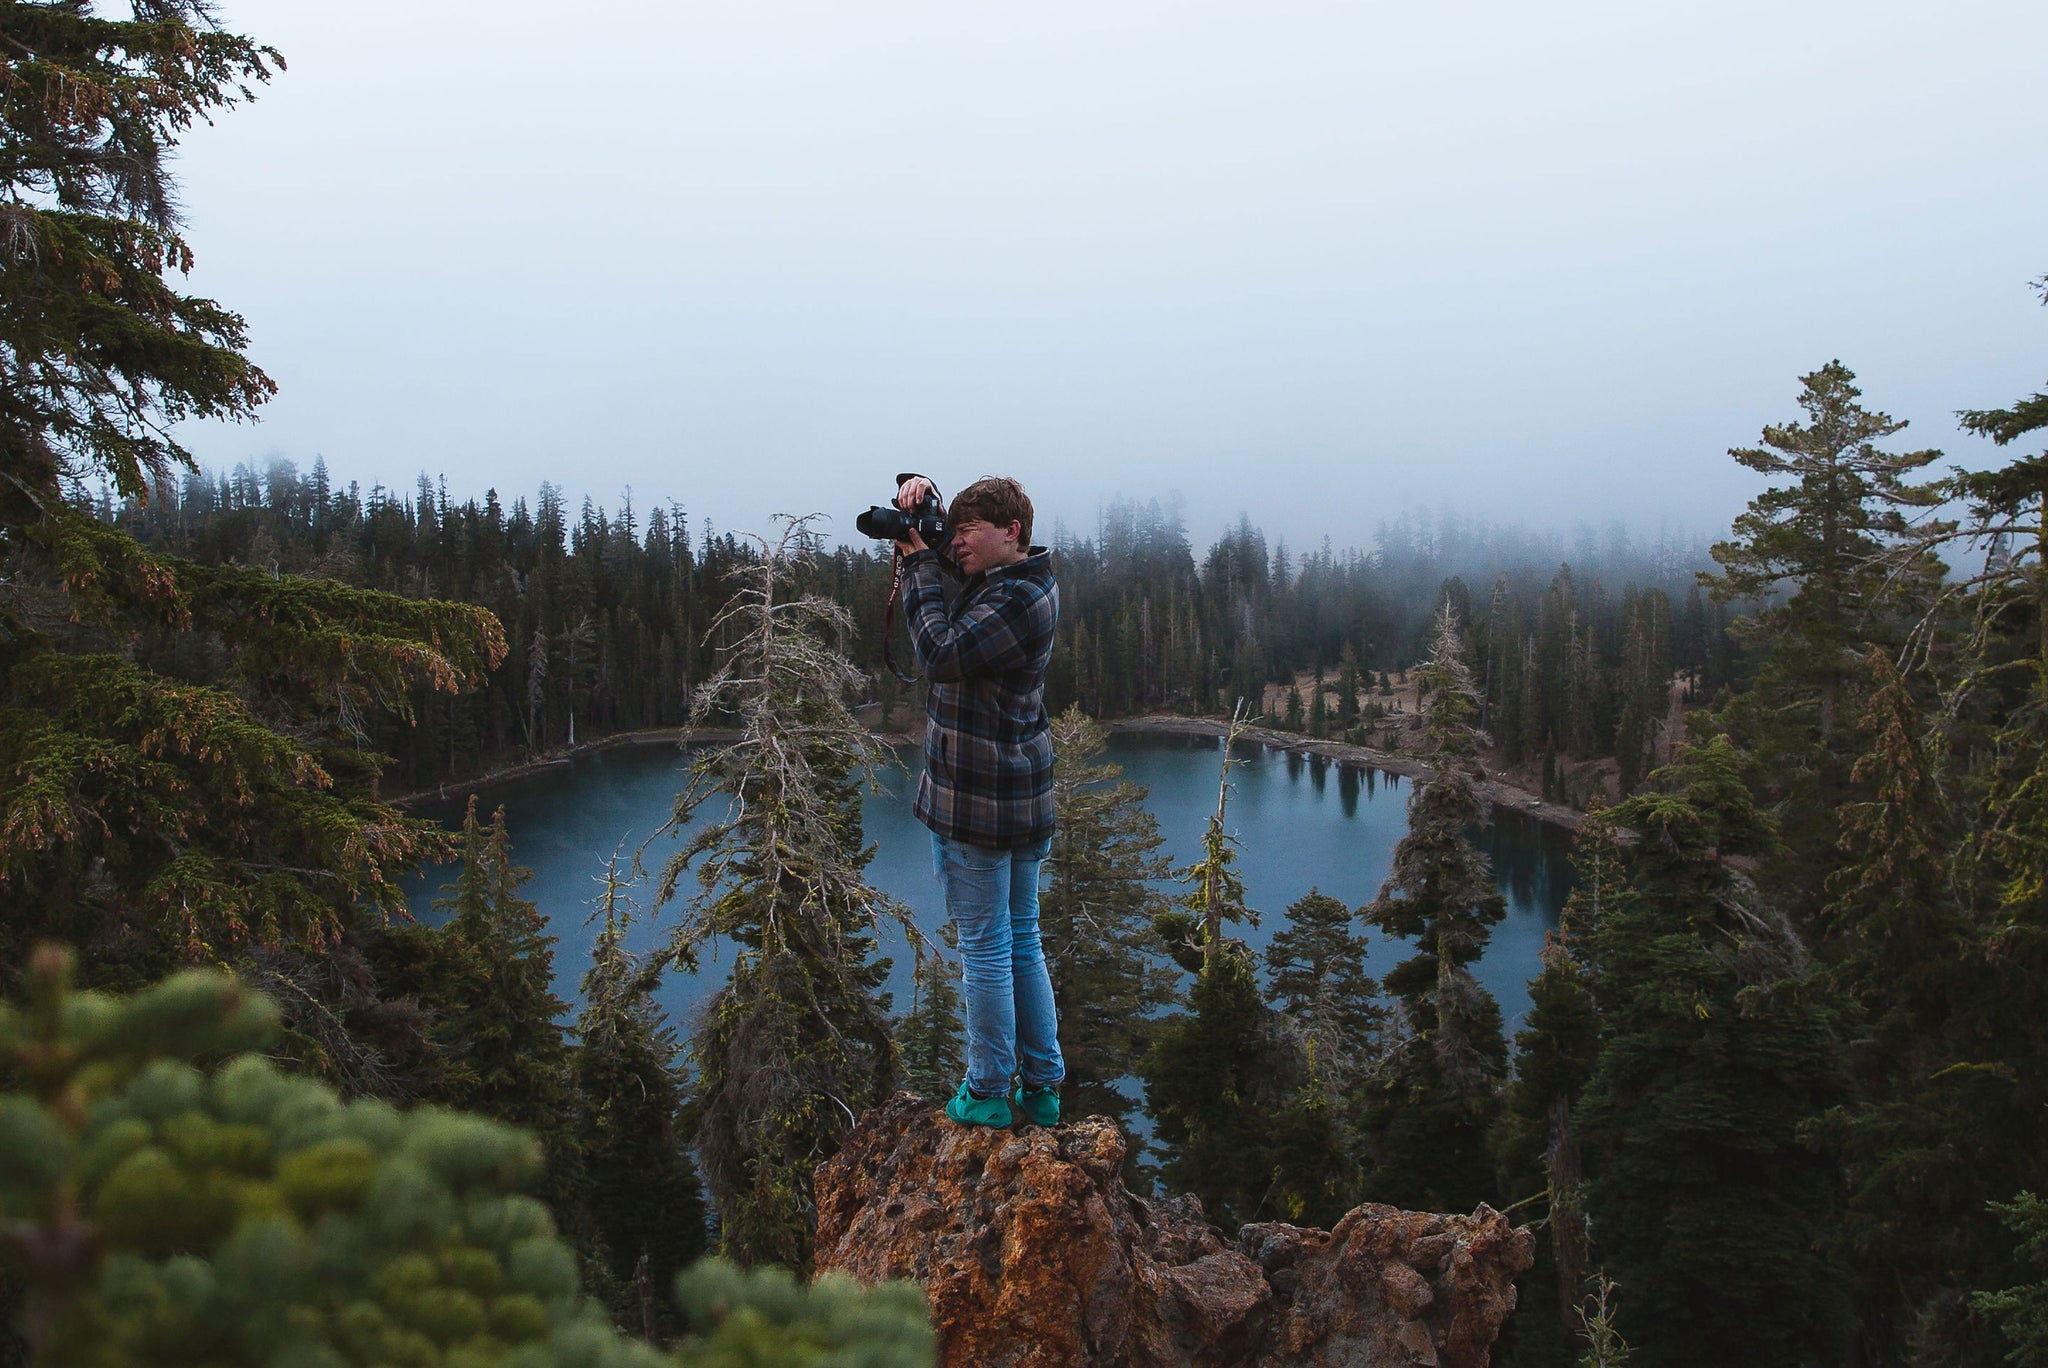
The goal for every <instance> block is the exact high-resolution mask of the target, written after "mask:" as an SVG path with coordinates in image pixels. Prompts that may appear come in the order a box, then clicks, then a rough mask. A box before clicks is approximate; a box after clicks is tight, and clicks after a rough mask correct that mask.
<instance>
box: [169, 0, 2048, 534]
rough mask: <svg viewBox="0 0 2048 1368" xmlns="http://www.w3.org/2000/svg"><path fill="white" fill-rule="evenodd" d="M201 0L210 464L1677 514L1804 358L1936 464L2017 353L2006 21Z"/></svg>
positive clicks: (2020, 87)
mask: <svg viewBox="0 0 2048 1368" xmlns="http://www.w3.org/2000/svg"><path fill="white" fill-rule="evenodd" d="M220 11H221V17H222V19H223V21H224V22H225V23H226V25H227V26H228V27H230V28H233V29H236V30H238V31H241V32H244V33H248V34H250V35H251V36H253V37H256V38H258V39H260V40H262V41H265V42H268V43H271V44H272V45H274V46H275V47H277V48H278V49H279V50H280V51H281V52H282V53H283V54H284V56H285V58H286V60H287V61H288V62H289V64H290V69H289V71H288V72H286V73H284V74H283V75H281V76H279V77H278V78H277V79H276V80H275V81H274V82H273V83H272V84H271V85H270V86H268V87H266V88H264V89H263V90H262V92H261V94H260V97H259V98H258V100H257V101H256V103H254V104H253V105H250V106H248V107H245V108H241V109H237V110H234V111H231V112H229V113H227V114H225V115H223V116H222V117H221V118H220V120H219V122H218V123H217V125H216V126H214V127H212V128H206V127H201V128H199V129H197V130H195V131H194V132H193V133H192V134H191V135H190V136H189V138H188V139H187V142H186V144H185V147H184V150H183V153H182V158H181V163H180V166H181V174H182V177H183V184H184V198H185V206H186V211H187V217H188V225H189V229H190V235H191V238H192V241H193V245H194V247H195V249H196V251H197V253H198V257H199V265H198V268H197V269H196V270H195V272H194V275H193V280H194V282H195V284H196V286H197V287H198V288H199V289H201V290H202V291H204V292H206V293H209V294H212V295H214V296H216V297H218V298H220V299H222V300H223V301H225V302H227V303H228V304H230V305H231V306H232V307H234V308H236V309H238V310H240V311H241V312H242V313H243V314H244V315H245V316H246V317H247V319H248V321H249V324H250V329H251V334H252V338H253V347H252V351H253V354H254V356H255V358H256V359H257V361H258V362H259V363H260V364H261V365H262V366H263V367H264V368H265V369H266V370H268V371H269V373H270V375H271V376H272V378H274V379H275V380H276V381H277V382H278V384H279V386H280V387H281V390H280V393H279V394H278V396H277V398H276V399H274V400H273V401H272V402H271V403H270V404H269V405H267V406H266V408H265V409H264V416H263V419H262V421H261V422H260V423H259V424H257V425H255V426H241V427H213V426H210V427H197V426H195V427H191V428H188V429H187V430H186V431H185V433H184V436H185V438H186V439H187V441H188V443H189V445H191V446H192V448H193V449H194V450H195V451H196V452H197V453H198V454H199V455H200V456H201V458H202V460H203V461H205V462H206V463H207V464H208V465H210V466H215V467H225V466H228V465H232V464H234V463H235V462H237V461H241V460H247V459H259V460H260V459H261V458H263V457H266V456H268V455H271V454H283V455H286V456H290V457H292V458H294V459H296V460H298V461H299V462H300V463H301V464H302V465H310V464H311V461H312V458H313V457H314V455H315V454H316V453H319V454H324V455H325V457H326V459H327V462H328V465H329V467H330V469H331V471H332V472H333V474H334V476H335V477H336V478H337V479H339V480H342V481H346V480H349V479H356V480H360V481H361V482H362V483H363V484H364V485H365V486H368V485H369V484H370V483H372V482H374V481H379V480H381V481H383V482H384V483H386V484H387V485H395V486H398V487H400V488H404V489H409V488H410V487H411V486H412V484H413V482H414V480H415V479H416V477H417V475H418V474H419V472H420V471H422V470H425V471H428V472H430V473H435V474H440V473H445V474H446V475H447V477H448V480H449V485H450V490H451V492H452V493H454V494H456V495H458V496H469V495H481V493H482V492H483V490H484V489H485V488H486V487H487V486H495V487H496V488H497V489H498V490H499V491H500V493H501V495H503V497H504V498H505V499H506V501H507V502H508V503H509V502H510V500H511V499H512V498H513V497H516V496H518V495H521V494H524V495H526V496H528V497H529V498H530V497H531V495H532V493H533V491H534V490H535V489H536V488H537V486H538V485H539V483H540V482H541V481H542V480H548V479H551V480H554V481H555V482H557V483H558V484H561V485H563V486H565V487H566V488H567V489H568V490H569V492H570V495H571V498H572V501H573V500H575V499H578V498H580V497H581V496H582V495H583V494H585V493H589V494H592V495H594V496H596V497H597V498H598V499H599V500H600V501H601V502H604V503H607V504H615V503H616V500H617V496H618V493H619V491H620V490H621V489H623V488H624V487H626V486H628V485H630V486H631V487H632V488H633V490H634V493H635V497H636V499H637V500H638V501H640V502H641V503H642V505H643V507H644V506H645V504H646V503H647V502H649V501H653V500H666V499H670V498H673V499H677V500H679V501H681V502H682V503H683V505H684V506H685V508H686V509H687V510H688V512H689V513H690V514H691V515H692V517H693V519H694V520H696V523H697V525H698V526H701V524H702V520H703V519H704V518H706V517H709V518H711V519H713V520H714V521H716V522H717V524H718V525H719V526H720V527H721V528H748V527H758V526H760V525H761V524H762V523H763V522H764V521H765V518H766V515H767V514H769V513H771V512H775V511H791V512H810V511H814V510H816V511H824V512H828V513H832V514H835V515H838V516H837V528H836V530H837V531H838V532H839V533H841V534H843V535H845V536H848V537H851V536H852V535H853V530H852V515H853V513H854V512H856V511H857V510H858V509H860V508H862V507H865V506H866V505H867V504H868V503H869V502H871V501H873V500H876V499H880V498H884V497H886V495H887V492H888V489H889V484H890V477H891V476H892V475H893V474H894V473H895V472H896V471H898V470H899V469H906V470H907V469H915V470H922V471H927V472H930V473H931V474H933V475H934V476H936V477H937V478H938V480H939V482H940V484H941V485H942V486H943V487H944V488H946V489H947V490H948V491H949V492H950V491H951V490H952V489H954V488H957V487H958V486H959V485H961V484H964V483H965V482H966V481H967V480H969V479H971V478H973V477H975V476H977V475H980V474H983V473H986V472H991V471H999V472H1005V473H1011V474H1015V475H1017V476H1019V477H1020V478H1022V479H1023V480H1024V482H1025V484H1026V486H1027V487H1028V488H1029V489H1030V490H1031V492H1032V493H1033V495H1034V497H1035V499H1036V501H1037V503H1038V506H1039V517H1040V522H1041V525H1042V526H1045V527H1048V528H1049V527H1050V525H1051V523H1052V522H1053V521H1054V520H1056V519H1057V520H1063V521H1064V522H1065V523H1066V524H1067V525H1068V526H1069V527H1071V528H1074V529H1075V530H1077V531H1084V532H1085V531H1088V530H1091V529H1092V528H1093V525H1094V520H1095V516H1096V510H1097V509H1098V508H1099V506H1100V505H1101V503H1102V502H1104V501H1105V500H1107V499H1108V498H1110V497H1113V496H1116V495H1119V494H1122V495H1130V496H1136V497H1139V498H1144V497H1149V496H1153V495H1158V496H1161V497H1164V496H1166V495H1167V494H1168V493H1169V492H1170V491H1179V493H1180V494H1181V495H1182V496H1184V498H1185V500H1186V506H1187V513H1188V520H1189V526H1190V530H1191V531H1192V533H1193V534H1194V536H1195V539H1196V542H1197V544H1198V547H1199V546H1201V545H1206V543H1207V541H1208V540H1209V539H1210V538H1211V537H1213V536H1214V535H1215V533H1216V532H1217V531H1219V530H1220V529H1221V528H1222V527H1223V525H1224V524H1225V523H1226V522H1227V521H1229V520H1232V519H1234V517H1235V515H1236V514H1237V512H1238V511H1239V510H1244V511H1247V512H1249V513H1250V514H1251V515H1252V517H1253V518H1254V520H1255V521H1257V522H1259V523H1261V524H1262V525H1264V526H1265V527H1266V528H1267V529H1268V530H1269V531H1270V532H1274V533H1279V534H1283V535H1285V536H1287V537H1288V538H1289V539H1290V540H1292V541H1294V542H1295V543H1296V544H1297V545H1299V544H1301V543H1303V542H1305V541H1309V540H1312V539H1314V538H1319V537H1321V536H1323V535H1325V534H1327V535H1329V536H1331V537H1332V538H1333V539H1335V540H1336V541H1337V542H1338V543H1339V544H1340V545H1342V544H1359V545H1364V544H1368V543H1369V540H1370V536H1371V532H1372V528H1373V525H1374V523H1375V522H1376V521H1377V520H1378V519H1379V518H1380V517H1382V516H1387V515H1391V514H1394V513H1397V512H1399V511H1401V510H1403V509H1405V508H1413V507H1418V506H1423V505H1429V506H1437V507H1444V508H1457V509H1461V510H1464V511H1466V512H1469V513H1471V514H1473V515H1477V516H1483V517H1487V518H1491V519H1499V520H1507V521H1521V522H1528V523H1532V524H1541V523H1547V522H1559V521H1562V522H1576V521H1579V520H1581V519H1586V518H1591V519H1594V520H1600V521H1605V520H1607V519H1611V518H1622V519H1625V520H1627V521H1628V522H1630V523H1632V524H1634V525H1636V526H1638V527H1642V528H1645V529H1650V528H1654V527H1655V526H1656V525H1657V524H1659V523H1660V522H1662V523H1666V524H1671V523H1676V524H1678V525H1680V526H1683V527H1685V528H1687V529H1691V530H1699V531H1704V532H1714V531H1719V530H1721V529H1724V528H1725V526H1726V523H1727V520H1728V519H1729V517H1731V516H1732V515H1733V514H1734V513H1735V512H1736V511H1737V510H1738V509H1739V508H1740V507H1741V505H1742V502H1743V501H1744V500H1745V499H1746V498H1748V497H1749V496H1750V495H1751V494H1753V493H1754V492H1756V490H1757V489H1758V488H1759V487H1760V485H1759V482H1758V479H1757V477H1755V476H1753V475H1750V474H1749V473H1747V472H1744V471H1742V470H1740V469H1739V468H1738V467H1736V466H1735V465H1734V463H1733V462H1731V461H1730V460H1728V458H1727V457H1726V455H1725V451H1726V449H1727V448H1728V447H1729V446H1732V445H1739V444H1749V443H1753V442H1754V441H1755V440H1756V438H1757V434H1758V429H1759V428H1760V427H1761V426H1762V425H1763V424H1764V423H1766V422H1775V421H1782V420H1785V419H1788V418H1790V417H1793V416H1795V415H1796V408H1795V405H1794V399H1795V396H1796V394H1797V392H1798V381H1797V377H1798V376H1799V375H1800V374H1802V373H1804V372H1806V371H1810V370H1813V369H1814V368H1816V367H1818V366H1820V365H1822V364H1824V363H1825V362H1827V361H1828V360H1829V359H1830V358H1834V357H1839V358H1840V359H1841V360H1842V361H1844V362H1845V363H1846V364H1847V365H1849V366H1850V367H1851V368H1852V369H1854V370H1855V371H1856V372H1857V373H1858V375H1859V376H1860V378H1861V382H1862V384H1863V387H1864V391H1865V395H1866V402H1868V403H1870V404H1871V405H1872V406H1874V407H1879V408H1883V409H1885V410H1887V411H1889V412H1891V413H1892V414H1893V415H1894V416H1896V417H1900V418H1907V419H1910V420H1912V423H1913V426H1912V428H1910V429H1909V430H1908V431H1907V432H1906V433H1905V434H1903V436H1902V437H1901V438H1900V439H1899V440H1900V442H1901V443H1902V444H1906V443H1910V444H1911V445H1914V446H1930V445H1931V446H1941V447H1944V448H1946V449H1947V450H1949V451H1950V452H1952V453H1955V454H1957V455H1958V456H1963V457H1966V458H1969V459H1972V460H1973V461H1976V462H1980V463H1981V462H1982V461H1983V460H1984V459H1986V457H1985V456H1984V455H1983V454H1982V451H1981V449H1980V448H1978V447H1977V446H1976V445H1975V444H1973V443H1971V442H1969V441H1966V439H1964V438H1963V437H1962V436H1961V435H1960V434H1959V433H1957V432H1956V430H1955V425H1954V417H1953V413H1954V410H1956V409H1958V408H1964V407H1985V406H1996V405H2002V404H2007V403H2010V402H2012V401H2013V400H2015V399H2017V398H2018V397H2020V396H2021V395H2022V394H2025V393H2031V392H2032V391H2033V390H2035V389H2037V388H2039V387H2040V386H2041V382H2042V379H2043V376H2044V374H2048V310H2044V309H2042V308H2041V307H2040V305H2039V302H2038V300H2037V299H2036V298H2035V296H2034V295H2033V294H2032V293H2030V292H2029V291H2028V289H2027V288H2026V283H2027V282H2028V281H2029V280H2031V279H2034V278H2036V277H2039V276H2041V275H2043V274H2044V273H2048V176H2044V175H2043V169H2044V168H2043V158H2042V145H2041V137H2042V132H2043V129H2044V126H2048V108H2044V97H2043V91H2042V85H2041V80H2040V70H2041V62H2042V60H2043V54H2044V53H2048V6H2044V5H2042V4H2040V3H2039V0H2028V2H2027V3H1996V4H1989V3H1987V4H1973V3H1949V4H1929V3H1926V2H1925V0H1915V3H1910V4H1900V3H1889V2H1887V0H1858V3H1854V4H1850V3H1798V2H1797V0H1773V2H1772V3H1768V4H1762V3H1748V2H1747V0H1719V2H1718V3H1716V4H1712V5H1705V4H1695V5H1689V6H1684V7H1678V6H1668V5H1646V4H1644V3H1642V0H1627V3H1612V4H1609V3H1597V4H1596V3H1582V2H1580V0H1557V2H1555V3H1551V4H1548V5H1530V4H1527V3H1448V4H1440V5H1417V4H1402V5H1398V6H1396V5H1388V4H1382V3H1366V2H1365V0H1342V2H1340V3H1296V2H1292V0H1262V3H1258V4H1252V3H1233V4H1219V3H1190V2H1188V0H1175V2H1169V0H1142V2H1133V0H1088V2H1087V3H1071V2H1070V0H1032V2H1031V3H1028V4H1025V3H1013V2H1011V0H952V2H951V3H898V2H896V0H864V2H863V3H857V4H849V3H846V2H845V0H817V3H790V2H789V0H744V2H742V0H727V2H726V3H719V4H706V3H699V2H698V0H676V2H674V3H666V4H655V3H624V0H588V2H587V3H585V4H583V5H580V6H576V7H564V6H561V5H559V4H552V3H550V4H546V5H542V4H537V3H528V0H498V3H493V4H490V5H481V4H474V3H463V4H457V3H448V0H439V2H438V3H430V2H423V0H406V3H399V2H398V0H352V2H351V3H346V4H344V3H337V2H336V0H327V2H326V3H313V2H312V0H222V3H221V5H220Z"/></svg>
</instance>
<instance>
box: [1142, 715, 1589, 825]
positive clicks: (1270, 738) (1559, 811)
mask: <svg viewBox="0 0 2048 1368" xmlns="http://www.w3.org/2000/svg"><path fill="white" fill-rule="evenodd" d="M1102 729H1103V730H1104V731H1107V732H1112V733H1118V734H1121V733H1127V732H1128V733H1135V734H1138V735H1155V736H1214V737H1219V738H1220V737H1223V736H1227V735H1229V733H1230V723H1229V721H1228V720H1227V719H1223V718H1213V717H1186V716H1183V715H1181V714H1178V713H1153V714H1149V715H1147V716H1144V717H1121V718H1117V719H1115V720H1114V721H1110V722H1104V723H1103V724H1102ZM1238 734H1239V735H1240V736H1242V737H1243V738H1244V739H1245V740H1247V741H1256V742H1258V743H1259V744H1260V745H1262V746H1265V747H1267V748H1268V749H1270V750H1279V751H1287V752H1290V753H1292V754H1295V755H1308V756H1317V757H1320V758H1322V759H1325V760H1335V761H1337V762H1338V763H1339V764H1346V765H1363V766H1366V767H1367V768H1369V769H1376V770H1383V771H1385V772H1386V773H1389V774H1399V775H1402V776H1404V777H1406V778H1410V779H1421V778H1425V777H1427V776H1428V774H1429V766H1427V765H1425V764H1423V763H1422V762H1421V761H1420V760H1418V759H1416V758H1415V757H1414V756H1412V755H1402V754H1401V753H1399V752H1398V751H1385V750H1380V749H1378V748H1377V747H1374V746H1357V745H1353V744H1351V743H1350V742H1348V741H1329V740H1318V739H1316V738H1314V737H1308V736H1303V735H1302V734H1301V733H1299V732H1287V731H1276V730H1274V729H1273V728H1271V727H1246V728H1245V729H1244V730H1243V731H1242V732H1240V733H1238ZM1474 788H1476V789H1477V790H1478V793H1479V796H1480V797H1482V798H1484V799H1486V801H1487V802H1489V803H1491V804H1492V805H1493V806H1494V807H1504V808H1508V809H1510V810H1512V811H1515V812H1518V813H1521V814H1522V815H1523V816H1525V817H1529V818H1533V819H1534V820H1536V821H1539V822H1545V823H1548V824H1549V825H1551V826H1558V827H1563V828H1564V829H1565V830H1567V831H1577V830H1578V829H1579V823H1580V821H1581V820H1582V819H1583V817H1584V816H1585V814H1584V813H1581V812H1579V811H1578V810H1577V809H1576V808H1570V807H1566V806H1564V805H1563V804H1562V803H1549V802H1545V801H1544V800H1543V799H1542V798H1541V797H1540V796H1538V795H1537V794H1534V793H1531V792H1529V791H1528V790H1527V789H1525V788H1520V787H1518V786H1516V785H1514V784H1510V783H1508V782H1506V781H1505V780H1504V779H1499V778H1495V779H1481V780H1479V781H1478V782H1477V783H1476V784H1475V785H1474Z"/></svg>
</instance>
